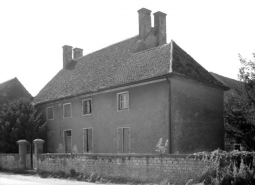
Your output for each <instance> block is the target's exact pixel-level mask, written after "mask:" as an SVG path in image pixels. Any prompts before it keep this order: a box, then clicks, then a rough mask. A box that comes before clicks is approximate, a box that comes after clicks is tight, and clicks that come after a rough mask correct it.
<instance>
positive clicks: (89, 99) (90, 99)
mask: <svg viewBox="0 0 255 185" xmlns="http://www.w3.org/2000/svg"><path fill="white" fill-rule="evenodd" d="M86 101H90V113H88V114H83V102H86ZM81 111H82V116H89V115H91V114H92V98H88V99H84V100H82V103H81Z"/></svg>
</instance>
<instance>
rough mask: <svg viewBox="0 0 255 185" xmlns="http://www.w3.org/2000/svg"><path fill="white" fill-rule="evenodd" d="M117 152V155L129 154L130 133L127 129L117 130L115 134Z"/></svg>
mask: <svg viewBox="0 0 255 185" xmlns="http://www.w3.org/2000/svg"><path fill="white" fill-rule="evenodd" d="M117 138H118V140H117V150H118V153H129V152H130V132H129V128H123V127H122V128H118V132H117Z"/></svg>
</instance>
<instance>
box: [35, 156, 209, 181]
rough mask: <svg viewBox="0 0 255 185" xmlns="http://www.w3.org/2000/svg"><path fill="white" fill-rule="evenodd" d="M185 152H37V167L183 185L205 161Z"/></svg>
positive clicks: (201, 169) (204, 165)
mask: <svg viewBox="0 0 255 185" xmlns="http://www.w3.org/2000/svg"><path fill="white" fill-rule="evenodd" d="M187 156H188V155H180V154H179V155H172V154H170V155H154V154H151V155H148V154H123V155H121V154H37V156H35V160H36V161H35V162H36V163H37V164H36V166H37V169H38V170H40V171H47V172H60V171H64V172H65V173H70V169H74V170H75V171H76V172H79V173H82V174H86V175H91V174H92V173H93V174H97V175H99V176H102V177H107V178H119V179H127V180H135V181H143V182H160V181H161V180H163V179H166V178H168V179H170V181H171V182H172V183H176V184H185V183H186V182H187V181H188V180H189V179H195V178H196V177H198V176H199V175H201V174H202V172H203V170H204V169H205V168H206V165H207V164H208V163H206V162H205V161H202V160H200V159H194V158H192V157H191V158H187Z"/></svg>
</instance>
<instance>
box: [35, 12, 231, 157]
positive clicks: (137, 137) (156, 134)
mask: <svg viewBox="0 0 255 185" xmlns="http://www.w3.org/2000/svg"><path fill="white" fill-rule="evenodd" d="M153 15H154V27H152V26H151V11H150V10H148V9H145V8H142V9H140V10H138V17H139V34H138V35H137V36H134V37H132V38H129V39H126V40H124V41H121V42H118V43H116V44H113V45H111V46H108V47H106V48H103V49H101V50H98V51H95V52H93V53H90V54H87V55H85V56H83V50H82V49H80V48H74V49H72V47H71V46H67V45H65V46H63V69H61V70H60V71H59V72H58V74H57V75H56V76H55V77H54V78H53V79H52V80H51V81H50V82H49V83H48V84H47V85H46V86H45V87H44V88H43V89H42V90H41V91H40V92H39V93H38V95H37V96H36V97H35V103H36V105H37V106H38V107H39V108H40V109H41V110H42V112H43V114H44V116H45V119H47V121H48V129H49V131H48V141H47V145H48V152H79V153H83V152H94V153H155V149H156V148H155V146H156V144H157V142H158V141H159V139H160V138H163V140H164V141H165V140H167V139H168V140H169V146H168V153H176V152H179V153H191V152H197V151H203V150H207V151H208V150H214V149H217V148H223V147H224V124H223V91H224V90H227V89H228V87H227V86H225V85H223V84H222V83H220V82H219V81H218V80H216V79H215V78H214V77H213V76H212V75H211V74H210V73H209V72H208V71H207V70H205V69H204V68H203V67H202V66H201V65H200V64H198V63H197V62H196V61H195V60H194V59H193V58H192V57H191V56H190V55H189V54H187V53H186V52H185V51H184V50H183V49H181V48H180V47H179V46H178V45H177V44H176V43H175V42H174V41H171V42H170V43H166V41H167V39H166V37H167V34H166V33H167V31H166V14H165V13H162V12H156V13H154V14H153Z"/></svg>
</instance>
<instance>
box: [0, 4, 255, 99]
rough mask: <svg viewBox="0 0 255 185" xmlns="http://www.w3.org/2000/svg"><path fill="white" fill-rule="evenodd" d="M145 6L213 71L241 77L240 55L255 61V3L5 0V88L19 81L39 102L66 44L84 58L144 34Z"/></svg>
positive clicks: (0, 40) (0, 21) (1, 41)
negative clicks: (142, 17)
mask: <svg viewBox="0 0 255 185" xmlns="http://www.w3.org/2000/svg"><path fill="white" fill-rule="evenodd" d="M140 8H147V9H149V10H151V11H152V14H153V13H154V12H157V11H161V12H164V13H166V14H167V17H166V19H167V42H170V41H171V40H174V41H175V42H176V43H177V44H178V45H179V46H180V47H181V48H182V49H184V50H185V51H186V52H187V53H189V54H190V55H191V56H192V57H193V58H194V59H195V60H196V61H197V62H198V63H200V65H202V66H203V67H204V68H205V69H206V70H208V71H210V72H214V73H217V74H220V75H223V76H226V77H229V78H233V79H238V78H237V74H238V72H239V68H240V67H241V64H240V61H239V58H238V54H241V55H242V57H243V58H246V59H253V58H252V53H253V52H255V26H254V18H255V11H254V8H255V1H254V0H253V1H252V0H251V1H249V0H246V1H241V0H239V1H237V0H224V1H222V0H213V1H212V0H192V1H191V0H166V1H161V0H153V1H152V0H139V1H138V0H128V1H126V0H93V1H92V0H89V1H87V0H51V1H50V0H15V1H14V0H0V55H1V58H0V83H2V82H4V81H7V80H9V79H12V78H14V77H17V78H18V79H19V81H20V82H21V83H22V84H23V85H24V86H25V88H26V89H27V90H28V91H29V92H30V93H31V94H32V95H33V96H36V95H37V94H38V93H39V91H40V90H41V89H42V88H43V87H44V86H45V85H46V84H47V83H48V82H49V81H50V80H51V79H52V78H53V77H54V76H55V75H56V74H57V73H58V72H59V71H60V70H61V69H62V67H63V56H62V55H63V51H62V46H64V45H70V46H73V47H74V48H75V47H78V48H82V49H83V54H84V55H86V54H88V53H91V52H93V51H96V50H99V49H101V48H104V47H107V46H109V45H111V44H114V43H116V42H119V41H122V40H125V39H127V38H130V37H133V36H135V35H138V13H137V10H139V9H140ZM152 19H153V15H152ZM152 24H153V20H152ZM152 26H153V25H152Z"/></svg>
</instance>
